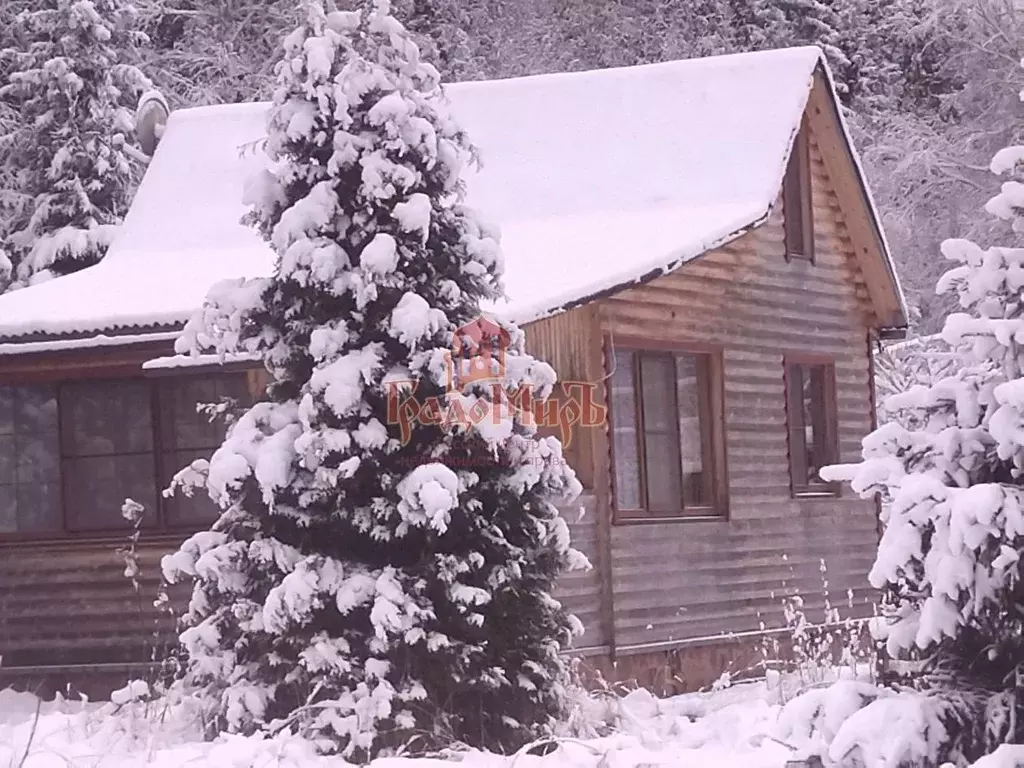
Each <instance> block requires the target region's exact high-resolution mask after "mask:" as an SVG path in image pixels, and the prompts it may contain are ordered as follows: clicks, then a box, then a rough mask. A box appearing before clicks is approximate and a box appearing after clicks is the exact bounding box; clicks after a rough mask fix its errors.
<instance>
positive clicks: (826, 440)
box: [786, 363, 838, 491]
mask: <svg viewBox="0 0 1024 768" xmlns="http://www.w3.org/2000/svg"><path fill="white" fill-rule="evenodd" d="M833 380H834V379H833V368H832V366H831V365H827V364H810V363H791V364H789V365H788V366H787V369H786V387H787V393H786V395H787V414H788V419H789V442H790V447H789V448H790V450H789V454H790V474H791V477H792V484H793V489H794V490H795V491H801V490H803V491H808V490H821V489H824V488H826V487H827V484H826V483H825V482H824V481H823V480H822V479H821V478H820V477H819V474H818V473H819V472H820V471H821V468H822V467H825V466H828V465H829V464H834V463H835V462H836V460H837V455H838V451H837V450H836V439H835V434H834V424H835V407H834V403H835V393H834V391H833V389H834V385H833Z"/></svg>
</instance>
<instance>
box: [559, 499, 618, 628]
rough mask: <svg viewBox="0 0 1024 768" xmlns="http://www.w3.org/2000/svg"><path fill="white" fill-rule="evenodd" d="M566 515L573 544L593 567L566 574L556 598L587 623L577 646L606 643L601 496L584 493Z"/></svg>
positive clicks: (566, 510) (564, 513) (565, 511)
mask: <svg viewBox="0 0 1024 768" xmlns="http://www.w3.org/2000/svg"><path fill="white" fill-rule="evenodd" d="M562 514H563V515H565V519H566V521H567V522H568V523H569V535H570V536H572V545H573V546H574V547H575V548H576V549H578V550H579V551H580V552H582V553H583V554H584V555H586V556H587V559H588V560H589V561H590V563H591V566H592V567H591V569H590V570H589V571H575V572H573V573H568V574H565V575H564V576H562V577H561V579H560V581H559V584H558V590H557V591H556V592H555V597H556V598H558V599H559V600H560V601H561V602H562V605H564V606H565V607H566V608H567V609H568V610H569V611H571V612H572V613H574V614H575V615H576V618H578V619H579V620H580V621H581V622H583V629H584V633H583V636H582V637H578V638H576V640H575V642H574V643H573V645H574V646H575V647H576V648H594V647H597V646H602V645H604V644H605V643H606V638H605V637H604V633H603V631H602V629H601V605H600V589H601V585H600V575H601V573H600V571H599V569H598V567H597V566H598V565H599V563H600V561H599V559H598V558H599V554H598V532H597V499H596V498H595V497H594V494H593V493H584V494H583V495H582V496H581V497H580V498H579V499H578V500H577V501H576V502H575V503H574V504H571V505H567V506H566V507H565V508H564V509H563V510H562Z"/></svg>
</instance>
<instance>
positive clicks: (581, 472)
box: [526, 308, 610, 648]
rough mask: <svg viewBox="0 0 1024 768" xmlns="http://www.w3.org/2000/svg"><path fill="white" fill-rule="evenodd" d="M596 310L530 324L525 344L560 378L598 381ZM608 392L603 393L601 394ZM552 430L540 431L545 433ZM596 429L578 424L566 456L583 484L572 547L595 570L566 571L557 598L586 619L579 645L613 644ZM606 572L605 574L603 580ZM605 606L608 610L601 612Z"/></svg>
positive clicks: (568, 511)
mask: <svg viewBox="0 0 1024 768" xmlns="http://www.w3.org/2000/svg"><path fill="white" fill-rule="evenodd" d="M599 342H600V332H599V330H598V322H597V314H596V312H594V311H593V309H588V308H580V309H575V310H572V311H570V312H564V313H562V314H559V315H555V316H554V317H550V318H546V319H544V320H539V321H537V322H534V323H530V324H529V325H528V326H527V327H526V348H527V351H528V352H529V353H530V354H532V355H534V356H535V357H537V358H539V359H541V360H546V361H547V362H548V363H550V364H551V366H552V367H554V369H555V371H557V373H558V379H559V381H564V382H597V381H599V379H600V376H601V370H600V369H601V363H600V360H599V359H595V357H597V358H599V349H598V350H597V352H598V354H597V355H596V356H595V354H594V352H595V344H598V345H599ZM601 397H603V395H601ZM546 431H548V430H541V432H542V434H543V433H544V432H546ZM594 431H595V430H593V429H576V430H575V431H574V434H573V439H572V444H571V446H570V448H569V449H568V450H566V451H565V458H566V461H568V462H569V464H570V465H571V466H572V467H573V469H575V470H576V475H577V477H578V478H579V480H580V482H581V483H582V484H583V486H584V488H585V489H587V490H586V491H585V492H584V493H583V495H582V496H581V497H580V498H579V499H578V500H577V501H576V502H575V503H573V504H571V505H567V506H566V507H565V508H564V509H563V510H562V513H563V514H564V516H565V518H566V521H567V522H568V523H569V532H570V534H571V536H572V542H573V546H574V547H576V549H578V550H580V551H581V552H582V553H583V554H584V555H586V556H587V559H588V560H590V563H591V565H592V569H591V570H589V571H586V572H576V573H571V574H567V575H565V576H564V577H563V578H562V581H561V583H560V584H559V588H558V590H557V592H556V595H555V596H556V597H557V598H558V599H559V600H561V601H562V603H563V604H564V605H565V606H566V607H567V608H568V609H569V610H570V611H572V612H573V613H574V614H576V616H577V618H579V619H580V621H581V622H583V627H584V630H585V631H584V634H583V636H582V637H580V638H577V640H576V642H575V647H577V648H595V647H600V646H604V645H606V644H607V643H608V640H609V637H608V636H609V635H610V616H609V615H608V610H607V609H608V608H609V606H610V600H609V599H607V598H604V599H602V594H603V593H606V592H607V590H608V588H609V586H610V580H609V579H607V576H608V575H609V574H608V568H607V565H606V563H605V558H604V555H605V554H606V553H607V552H608V546H607V535H608V534H607V532H608V529H609V526H608V524H607V523H608V519H607V516H608V499H607V497H604V498H601V497H599V496H596V495H595V494H594V492H593V490H592V489H593V488H594V484H595V477H607V469H606V468H605V467H603V466H602V465H601V462H600V461H599V459H600V456H597V455H595V447H596V441H595V439H594V435H593V432H594ZM602 576H604V577H605V579H604V582H602ZM602 605H603V606H604V608H605V612H604V614H603V615H602V610H601V609H602Z"/></svg>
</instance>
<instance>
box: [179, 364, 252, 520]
mask: <svg viewBox="0 0 1024 768" xmlns="http://www.w3.org/2000/svg"><path fill="white" fill-rule="evenodd" d="M159 396H160V407H161V422H160V424H161V457H160V458H161V468H162V470H161V481H160V482H161V486H160V487H161V488H166V487H168V486H169V485H170V483H171V481H172V480H173V479H174V475H175V474H177V472H178V471H179V470H181V469H183V468H185V467H186V466H188V465H189V464H191V463H192V462H193V461H195V460H196V459H209V458H210V456H211V455H212V454H213V452H214V450H216V449H217V448H218V447H220V444H221V443H222V442H223V440H224V437H225V435H226V432H227V423H226V421H225V419H224V416H223V415H219V416H216V417H215V418H212V419H211V416H210V414H209V413H208V412H207V411H206V410H205V409H203V410H201V409H200V406H203V405H215V404H218V403H222V402H225V403H227V404H228V405H229V406H230V407H245V406H248V405H249V404H250V403H251V400H252V398H251V395H250V390H249V388H248V386H247V382H246V377H245V374H230V375H223V376H210V377H206V378H202V379H198V378H185V377H169V378H166V379H161V380H160V386H159ZM164 509H165V510H166V517H167V523H168V524H169V525H172V526H176V525H189V524H197V523H198V524H208V523H210V522H212V521H214V520H216V519H217V517H218V516H219V514H220V512H219V510H218V509H217V506H216V505H215V504H214V503H213V502H212V501H211V500H210V498H209V496H208V495H207V494H206V491H205V490H203V489H197V490H196V491H195V492H194V493H193V494H192V496H191V497H188V496H186V495H185V494H184V493H183V492H181V491H176V492H175V493H174V494H173V495H172V496H170V497H167V498H165V499H164Z"/></svg>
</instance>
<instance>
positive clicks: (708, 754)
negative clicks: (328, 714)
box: [0, 683, 792, 768]
mask: <svg viewBox="0 0 1024 768" xmlns="http://www.w3.org/2000/svg"><path fill="white" fill-rule="evenodd" d="M777 698H778V696H777V694H776V693H774V692H773V691H770V690H769V689H768V687H767V686H766V685H765V684H763V683H752V684H746V685H741V686H735V687H733V688H730V689H727V690H725V691H720V692H718V693H715V694H709V695H699V694H694V695H687V696H678V697H674V698H670V699H663V700H658V699H655V698H654V697H653V696H651V695H650V694H648V693H647V692H646V691H635V692H633V693H632V694H629V695H627V696H626V697H625V698H623V699H620V700H618V701H614V702H613V701H611V700H609V699H605V700H602V699H590V700H587V701H584V702H582V703H581V706H580V708H579V710H578V712H577V719H578V720H580V721H582V722H586V723H589V724H593V725H594V726H598V725H601V724H602V721H605V720H612V721H616V723H615V732H614V733H613V734H612V735H609V736H603V737H598V738H592V739H587V740H580V741H566V742H565V743H563V744H562V746H561V747H560V748H559V750H558V751H556V752H554V753H552V754H549V755H547V756H545V757H537V756H532V755H523V756H521V757H518V758H514V757H504V756H498V755H490V754H483V753H479V752H469V753H457V754H454V755H452V757H451V758H450V760H443V759H440V758H434V759H427V758H420V759H416V760H413V759H406V758H390V759H382V760H378V761H377V762H375V763H373V766H374V768H436V767H437V766H442V765H444V766H448V765H450V764H451V762H452V761H457V762H459V763H460V764H461V765H463V766H467V768H499V766H500V767H508V768H511V767H512V766H515V767H516V768H554V766H563V767H564V768H597V767H598V766H600V768H640V767H641V766H651V767H652V768H653V767H654V766H659V767H660V766H680V767H682V766H686V768H703V767H704V766H707V767H708V768H781V766H784V765H785V762H786V760H787V759H788V758H789V757H790V756H791V754H792V751H791V750H790V749H788V748H787V747H786V746H784V745H782V744H780V743H778V742H777V741H774V740H773V739H772V737H771V734H772V733H773V731H774V729H775V728H776V725H777V718H778V714H779V709H780V708H779V705H778V704H777V703H774V701H773V700H775V699H777ZM37 703H38V702H37V700H36V699H35V698H34V697H32V696H30V695H28V694H18V693H14V692H12V691H10V690H7V691H0V766H21V767H22V768H83V767H85V766H89V767H94V766H95V767H97V768H100V767H102V768H138V766H143V765H145V766H154V767H156V768H183V766H190V767H193V768H270V766H275V768H314V767H317V768H319V766H341V765H344V764H345V763H344V762H343V761H342V760H340V759H337V758H334V759H331V758H323V757H317V756H315V755H314V754H313V752H312V750H311V749H310V748H309V745H307V744H306V743H304V742H303V741H301V740H299V739H297V738H294V737H279V738H277V739H260V738H256V737H251V738H243V737H237V736H229V735H225V736H222V737H221V738H219V739H217V740H216V741H214V742H212V743H205V742H202V741H200V740H199V738H198V734H197V729H196V728H195V726H194V724H189V723H188V721H189V719H190V718H188V716H187V714H185V713H182V712H175V713H173V714H172V715H167V714H165V713H161V712H159V711H155V712H151V713H150V714H153V715H156V717H153V718H147V717H145V714H146V713H145V712H144V711H143V707H144V706H145V705H141V704H138V705H129V706H127V707H122V708H118V707H116V706H115V705H113V704H109V703H105V704H90V705H85V706H83V704H81V703H79V702H69V701H65V702H60V701H58V702H50V703H44V704H42V705H41V707H40V711H39V714H38V716H37V714H36V706H37ZM150 706H151V708H152V705H150ZM161 715H164V716H163V717H160V716H161ZM160 719H162V720H163V723H162V724H159V725H158V724H157V723H156V721H157V720H160ZM23 758H24V759H23Z"/></svg>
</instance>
